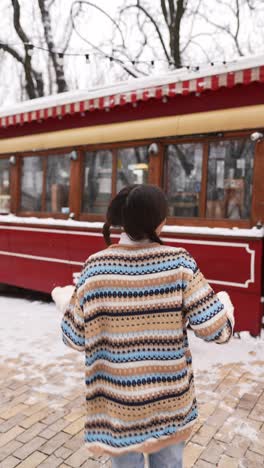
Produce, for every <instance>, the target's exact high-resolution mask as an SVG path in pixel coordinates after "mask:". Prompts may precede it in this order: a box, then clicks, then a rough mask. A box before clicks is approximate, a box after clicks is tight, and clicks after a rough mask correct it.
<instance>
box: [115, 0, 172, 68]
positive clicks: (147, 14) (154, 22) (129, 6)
mask: <svg viewBox="0 0 264 468" xmlns="http://www.w3.org/2000/svg"><path fill="white" fill-rule="evenodd" d="M130 8H138V9H140V10H141V11H143V13H144V14H145V15H146V16H147V18H149V20H150V21H151V23H152V24H153V26H154V28H155V30H156V32H157V34H158V37H159V40H160V43H161V46H162V49H163V52H164V54H165V56H166V59H167V61H168V63H170V61H171V59H170V56H169V53H168V52H167V49H166V46H165V43H164V41H163V37H162V34H161V31H160V29H159V27H158V25H157V23H156V21H155V20H154V18H153V17H152V16H151V14H150V13H149V12H148V11H147V10H146V9H145V8H144V7H143V6H141V5H128V6H127V7H125V8H123V9H122V10H121V13H123V12H124V11H126V10H128V9H130Z"/></svg>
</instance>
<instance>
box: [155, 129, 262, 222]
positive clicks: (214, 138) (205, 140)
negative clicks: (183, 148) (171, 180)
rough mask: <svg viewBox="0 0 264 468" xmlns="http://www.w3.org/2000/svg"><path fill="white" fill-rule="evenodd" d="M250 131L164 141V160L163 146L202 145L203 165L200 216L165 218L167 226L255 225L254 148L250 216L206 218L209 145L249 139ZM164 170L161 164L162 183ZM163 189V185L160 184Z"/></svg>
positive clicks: (175, 138) (170, 138)
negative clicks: (241, 217)
mask: <svg viewBox="0 0 264 468" xmlns="http://www.w3.org/2000/svg"><path fill="white" fill-rule="evenodd" d="M251 133H252V131H244V132H241V131H238V132H224V133H222V132H217V133H216V134H213V135H212V134H211V135H210V134H208V135H203V136H199V135H197V137H195V136H192V137H189V136H188V137H174V138H172V137H169V138H165V139H164V141H165V142H164V158H165V146H168V145H170V144H174V145H177V144H184V143H201V144H202V145H203V165H202V183H201V192H200V214H201V216H199V217H188V218H186V217H185V218H184V217H177V216H169V217H168V218H167V224H169V225H177V224H178V225H180V226H184V225H185V226H197V227H198V226H201V227H216V226H217V227H226V228H232V227H239V228H244V229H246V228H250V227H252V226H253V225H254V224H255V222H256V221H255V219H254V217H253V212H252V208H253V200H254V197H256V195H254V193H255V190H256V186H255V185H254V181H255V166H256V164H255V163H256V148H257V146H256V147H255V152H254V167H253V173H252V199H251V216H250V218H248V219H235V220H231V219H228V218H207V217H206V203H207V177H208V161H209V145H210V143H215V142H218V141H229V140H235V139H236V140H238V139H245V138H247V137H250V135H251ZM164 170H165V164H163V176H162V181H164V175H165V174H164ZM162 188H163V184H162Z"/></svg>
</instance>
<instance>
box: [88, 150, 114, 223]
mask: <svg viewBox="0 0 264 468" xmlns="http://www.w3.org/2000/svg"><path fill="white" fill-rule="evenodd" d="M112 160H113V158H112V152H111V151H110V150H98V151H86V152H85V154H84V168H83V196H82V212H83V213H95V214H105V212H106V209H107V206H108V204H109V202H110V199H111V196H112V165H113V161H112Z"/></svg>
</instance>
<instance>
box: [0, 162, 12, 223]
mask: <svg viewBox="0 0 264 468" xmlns="http://www.w3.org/2000/svg"><path fill="white" fill-rule="evenodd" d="M10 201H11V195H10V164H9V160H8V159H0V214H7V213H10Z"/></svg>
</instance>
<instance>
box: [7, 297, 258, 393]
mask: <svg viewBox="0 0 264 468" xmlns="http://www.w3.org/2000/svg"><path fill="white" fill-rule="evenodd" d="M0 314H1V315H0V316H1V321H0V342H1V347H0V357H1V362H2V364H4V363H6V364H9V365H16V361H15V360H16V358H19V360H20V362H21V364H22V367H20V368H19V370H18V376H17V377H18V378H21V380H22V379H23V378H24V376H25V374H26V375H27V376H29V375H30V376H31V378H35V377H36V378H37V379H39V383H38V385H39V386H40V387H41V386H42V387H45V389H46V390H47V389H49V390H50V391H51V392H52V391H54V392H56V388H51V387H49V383H48V373H47V372H46V368H47V365H48V366H49V370H51V371H52V372H53V375H54V373H56V372H59V371H60V372H61V371H62V369H65V380H64V383H63V385H64V388H65V387H67V388H68V389H71V388H72V386H73V385H76V378H77V379H80V381H81V380H82V375H81V372H80V369H81V368H82V365H83V356H82V354H80V353H77V352H75V351H73V350H71V349H70V348H67V347H66V346H65V345H64V344H63V343H62V340H61V331H60V320H61V314H60V312H58V311H57V310H56V308H55V305H54V304H53V303H44V302H39V301H29V300H26V299H20V298H12V297H5V296H1V297H0ZM189 340H190V346H191V350H192V354H193V360H194V369H195V371H196V372H204V371H208V373H209V374H210V378H211V379H213V380H214V378H216V377H217V372H218V368H219V367H221V366H219V365H224V364H229V363H243V365H244V366H245V368H248V369H250V371H252V372H253V373H257V372H258V371H259V372H263V368H261V367H258V365H256V361H261V360H263V356H264V336H262V338H252V337H250V335H249V334H248V333H246V332H243V333H241V338H240V339H239V338H233V339H232V340H231V341H230V342H229V343H228V344H225V345H217V344H214V343H211V344H207V343H205V342H203V341H202V340H200V339H198V338H196V337H195V336H194V334H193V333H192V332H190V333H189ZM253 361H255V364H254V366H251V363H252V362H253ZM59 383H60V382H58V391H59Z"/></svg>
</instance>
